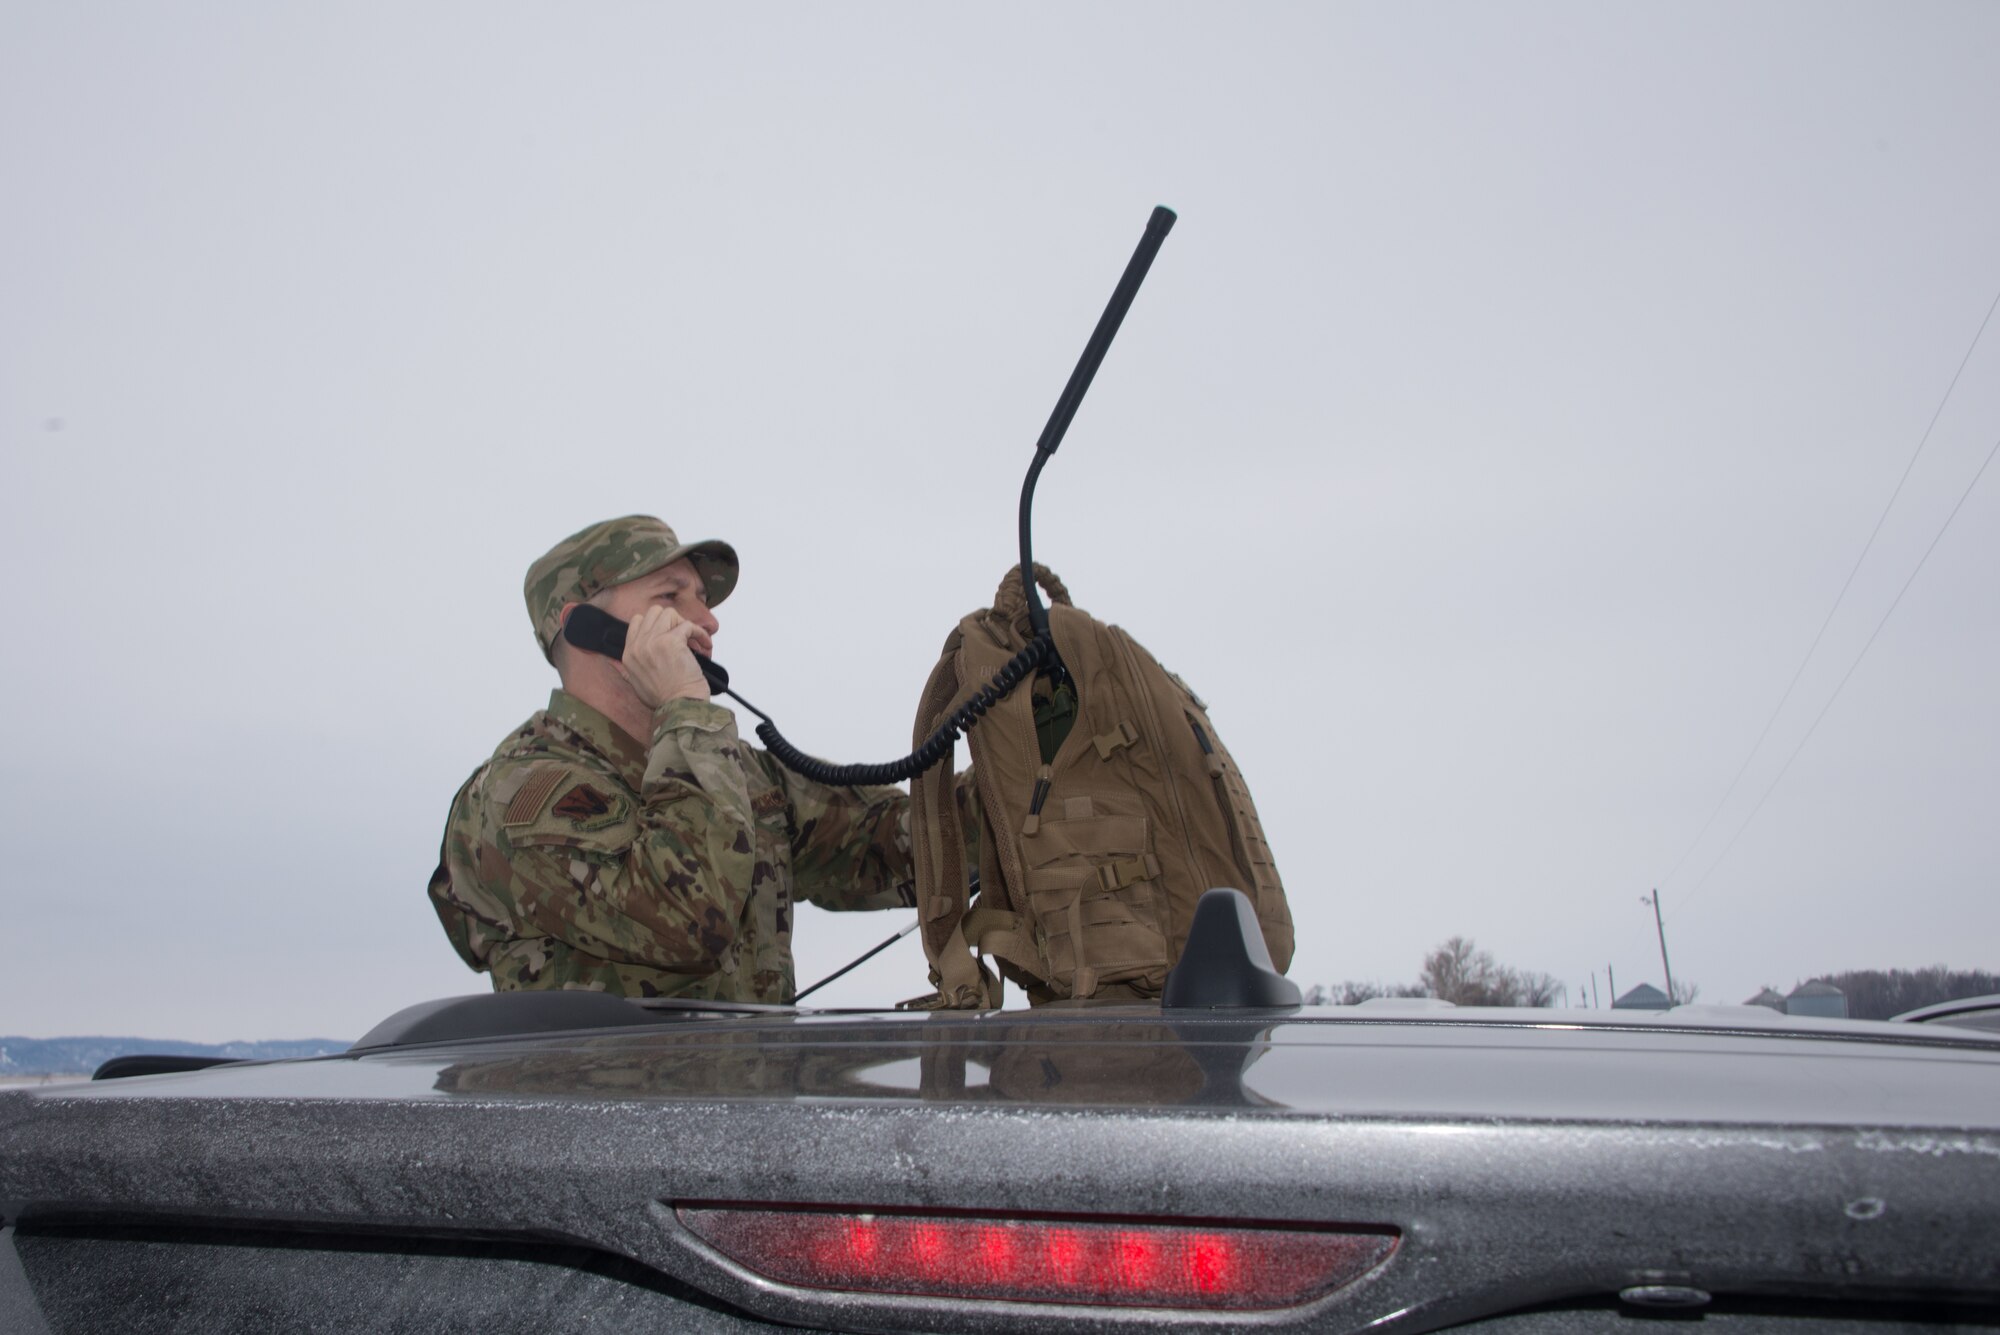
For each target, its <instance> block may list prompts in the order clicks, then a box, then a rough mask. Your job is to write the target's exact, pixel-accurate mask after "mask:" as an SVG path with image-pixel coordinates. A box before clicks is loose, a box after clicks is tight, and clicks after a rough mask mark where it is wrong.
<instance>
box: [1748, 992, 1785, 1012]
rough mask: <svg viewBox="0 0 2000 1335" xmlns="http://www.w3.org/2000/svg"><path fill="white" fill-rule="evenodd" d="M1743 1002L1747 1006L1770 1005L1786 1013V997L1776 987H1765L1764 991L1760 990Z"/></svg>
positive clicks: (1777, 1010) (1773, 1008) (1775, 1009)
mask: <svg viewBox="0 0 2000 1335" xmlns="http://www.w3.org/2000/svg"><path fill="white" fill-rule="evenodd" d="M1743 1004H1744V1005H1746V1006H1768V1007H1770V1008H1771V1009H1772V1010H1774V1011H1776V1012H1778V1014H1780V1015H1783V1014H1784V1013H1785V999H1784V997H1782V996H1780V995H1779V994H1778V992H1777V991H1776V989H1774V988H1769V987H1767V988H1765V989H1764V990H1763V991H1762V992H1759V993H1758V994H1757V995H1756V996H1754V997H1752V998H1750V1000H1748V1001H1746V1002H1744V1003H1743Z"/></svg>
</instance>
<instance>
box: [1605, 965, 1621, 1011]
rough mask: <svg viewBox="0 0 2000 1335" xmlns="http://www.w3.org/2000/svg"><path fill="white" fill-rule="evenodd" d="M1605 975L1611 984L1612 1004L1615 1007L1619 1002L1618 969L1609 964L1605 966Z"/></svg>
mask: <svg viewBox="0 0 2000 1335" xmlns="http://www.w3.org/2000/svg"><path fill="white" fill-rule="evenodd" d="M1604 977H1605V978H1606V979H1607V980H1608V981H1609V983H1610V985H1611V1004H1612V1005H1613V1006H1614V1007H1615V1006H1617V1004H1618V971H1617V970H1616V969H1614V968H1612V967H1611V966H1610V965H1609V964H1607V965H1605V966H1604Z"/></svg>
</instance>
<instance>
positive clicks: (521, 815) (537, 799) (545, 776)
mask: <svg viewBox="0 0 2000 1335" xmlns="http://www.w3.org/2000/svg"><path fill="white" fill-rule="evenodd" d="M568 772H569V771H568V770H566V769H565V768H564V767H563V766H561V765H550V766H548V767H546V768H542V767H537V768H536V770H535V772H534V773H533V774H532V775H530V776H529V778H528V781H527V782H526V783H524V784H522V785H521V790H520V791H519V792H517V793H515V794H514V800H513V801H511V802H509V803H508V804H507V811H506V814H505V815H503V816H502V817H501V823H502V824H504V825H528V824H531V823H532V822H533V821H534V819H535V817H537V816H539V815H540V814H541V812H542V804H543V803H545V802H547V801H548V800H549V795H550V794H551V793H553V792H555V790H556V785H557V784H559V783H561V782H562V781H563V777H564V776H565V775H566V774H568Z"/></svg>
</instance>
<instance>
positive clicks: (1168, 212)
mask: <svg viewBox="0 0 2000 1335" xmlns="http://www.w3.org/2000/svg"><path fill="white" fill-rule="evenodd" d="M1173 226H1174V211H1173V210H1172V209H1170V208H1166V207H1165V206H1161V207H1157V208H1155V209H1154V210H1153V216H1152V217H1151V218H1148V219H1147V220H1146V232H1145V235H1144V236H1141V237H1140V238H1139V248H1138V249H1137V250H1135V251H1133V252H1132V258H1131V259H1130V260H1128V261H1126V263H1125V272H1124V273H1123V274H1122V275H1121V276H1120V277H1119V279H1118V286H1117V287H1115V288H1113V289H1112V291H1111V300H1110V302H1109V303H1108V304H1107V305H1106V306H1105V308H1104V314H1102V315H1100V316H1099V317H1097V328H1095V329H1093V330H1091V332H1090V341H1089V342H1088V343H1085V344H1084V345H1083V356H1082V357H1080V358H1078V359H1077V363H1076V369H1075V370H1074V371H1071V372H1070V375H1069V383H1068V384H1066V385H1064V386H1063V392H1062V395H1061V396H1060V397H1059V398H1057V399H1056V406H1055V411H1054V412H1052V413H1050V414H1049V423H1048V425H1047V426H1045V427H1043V428H1042V436H1041V439H1040V440H1037V441H1036V442H1035V459H1034V462H1033V463H1031V464H1029V465H1028V476H1027V479H1026V480H1025V481H1024V482H1022V483H1021V587H1022V588H1023V589H1024V590H1025V591H1026V593H1027V595H1028V624H1029V626H1030V627H1031V628H1032V629H1033V631H1034V634H1033V635H1032V636H1031V637H1030V638H1029V640H1028V644H1027V647H1026V648H1024V649H1022V650H1021V652H1019V653H1017V654H1015V655H1014V656H1013V657H1012V658H1010V659H1008V660H1007V663H1006V665H1005V666H1004V667H1002V668H1001V669H1000V671H999V672H998V673H996V674H994V677H993V680H992V681H990V682H988V683H987V684H986V685H984V686H982V687H981V688H980V689H979V690H978V691H977V692H976V693H975V694H974V695H973V696H972V698H971V699H969V700H967V701H966V702H965V703H964V704H962V705H960V706H959V707H958V708H957V709H956V710H954V711H953V712H952V714H951V716H950V717H949V718H947V719H946V720H945V721H944V722H943V723H940V724H939V725H938V726H937V728H936V730H935V731H933V732H932V733H931V735H930V736H929V737H928V738H926V739H925V740H924V743H923V745H922V746H919V747H918V748H917V749H916V750H914V751H912V752H910V754H909V755H907V756H904V757H903V758H902V759H901V760H892V761H888V762H886V763H883V764H879V765H835V764H831V763H829V762H827V761H824V760H821V759H819V758H818V757H817V756H809V755H807V754H806V753H805V752H803V751H801V750H799V748H797V747H796V746H793V745H792V744H791V743H790V742H788V741H786V740H785V738H784V736H783V734H781V733H780V732H779V731H778V725H777V724H775V723H773V722H771V716H770V715H769V714H766V713H765V712H764V711H763V710H761V709H759V708H757V706H755V705H753V704H751V703H750V702H749V701H748V700H745V699H744V698H743V697H742V696H740V695H737V694H736V692H735V691H729V692H728V694H729V695H731V696H733V697H734V698H735V700H736V702H737V703H738V704H740V705H742V706H743V707H744V708H746V709H748V710H749V711H750V712H751V713H753V714H755V715H756V716H757V717H758V718H760V719H762V720H763V722H762V723H759V724H758V725H757V736H758V739H759V740H761V741H762V742H763V743H764V746H765V748H766V749H767V750H769V751H770V753H771V754H772V755H773V756H775V757H777V760H778V763H779V764H781V765H783V766H784V767H785V768H786V769H789V770H791V771H792V772H794V773H796V774H803V775H805V776H806V777H807V778H808V779H811V780H813V781H815V782H817V783H827V784H834V785H837V786H841V787H848V786H852V785H855V784H879V783H901V782H902V781H903V780H905V779H914V778H915V777H916V776H917V775H919V774H922V773H923V772H924V771H925V770H927V769H929V768H930V767H931V766H933V765H935V764H937V763H938V761H940V760H943V759H944V758H945V757H946V756H947V755H949V754H951V748H952V744H953V743H954V742H956V741H957V740H958V739H959V737H960V736H961V735H962V734H964V732H965V731H966V730H967V729H968V728H970V727H971V726H972V725H973V724H975V723H977V722H979V720H980V719H981V718H982V717H984V716H985V714H986V711H987V710H989V709H991V708H993V706H994V705H996V704H998V703H1000V701H1001V700H1003V699H1004V698H1006V695H1007V693H1008V692H1009V691H1011V690H1013V689H1014V688H1015V687H1016V686H1018V685H1020V684H1021V681H1022V680H1023V679H1024V678H1025V677H1027V676H1028V675H1029V674H1030V673H1032V672H1034V671H1036V670H1037V669H1043V670H1047V671H1050V672H1061V671H1062V660H1061V659H1059V658H1057V657H1056V643H1055V641H1054V640H1053V639H1052V638H1050V636H1049V612H1048V609H1047V608H1045V607H1043V606H1042V595H1041V591H1040V590H1038V589H1037V588H1036V587H1035V557H1034V552H1033V550H1032V544H1031V543H1030V541H1029V517H1030V515H1031V513H1032V512H1033V509H1034V504H1035V479H1036V478H1038V477H1040V476H1041V475H1042V465H1043V464H1045V463H1047V462H1048V461H1049V456H1050V455H1052V454H1054V453H1055V452H1056V446H1058V445H1060V444H1062V438H1063V433H1064V432H1066V431H1068V430H1069V423H1070V419H1071V418H1072V417H1075V416H1076V409H1077V405H1078V404H1080V403H1082V402H1083V396H1084V392H1085V391H1087V390H1088V389H1089V388H1090V382H1091V379H1092V378H1093V377H1094V376H1096V374H1097V368H1098V365H1099V364H1100V363H1101V362H1103V360H1104V354H1105V352H1106V351H1107V350H1108V349H1109V348H1110V347H1111V340H1112V339H1113V338H1115V337H1116V336H1117V334H1118V326H1119V325H1120V324H1122V323H1123V322H1124V320H1125V312H1126V311H1128V310H1130V309H1131V307H1132V298H1134V297H1136V296H1138V295H1139V284H1141V283H1143V282H1145V281H1146V271H1147V270H1148V269H1150V268H1152V267H1153V257H1154V256H1155V255H1157V254H1159V253H1160V243H1161V242H1162V241H1165V240H1166V239H1167V233H1168V232H1170V231H1172V230H1173ZM578 610H581V609H578ZM884 944H885V945H886V944H887V943H886V942H885V943H884ZM815 986H818V984H815Z"/></svg>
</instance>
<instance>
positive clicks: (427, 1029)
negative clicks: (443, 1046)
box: [348, 990, 795, 1052]
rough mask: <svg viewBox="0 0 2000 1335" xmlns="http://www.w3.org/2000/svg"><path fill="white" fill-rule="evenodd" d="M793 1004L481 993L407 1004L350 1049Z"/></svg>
mask: <svg viewBox="0 0 2000 1335" xmlns="http://www.w3.org/2000/svg"><path fill="white" fill-rule="evenodd" d="M793 1013H795V1011H794V1008H793V1007H791V1006H771V1005H762V1004H757V1003H752V1002H739V1001H697V1000H694V999H693V998H689V997H621V996H616V995H614V994H612V993H610V992H585V991H580V990H579V991H549V992H478V993H474V994H473V995H471V996H465V997H439V998H438V999H437V1000H435V1001H420V1002H418V1003H417V1004H416V1005H414V1006H405V1007H404V1008H403V1009H402V1010H399V1011H397V1012H396V1013H395V1014H394V1015H391V1016H390V1017H389V1018H388V1019H386V1020H384V1021H382V1023H380V1024H378V1025H376V1026H375V1027H374V1028H373V1029H370V1030H369V1031H368V1032H367V1033H365V1034H363V1035H362V1036H361V1037H360V1038H359V1039H357V1040H356V1041H355V1043H354V1046H353V1047H350V1048H349V1049H348V1051H349V1052H366V1051H369V1050H371V1049H375V1048H400V1047H408V1046H410V1045H412V1044H416V1043H450V1042H458V1041H463V1040H466V1039H474V1038H511V1037H514V1036H516V1035H522V1034H552V1033H560V1032H564V1031H567V1030H574V1029H615V1028H619V1027H622V1026H625V1025H635V1024H669V1023H672V1022H674V1021H676V1020H681V1019H687V1018H690V1017H692V1016H694V1015H698V1014H711V1015H713V1014H724V1015H768V1014H780V1015H790V1014H793Z"/></svg>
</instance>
